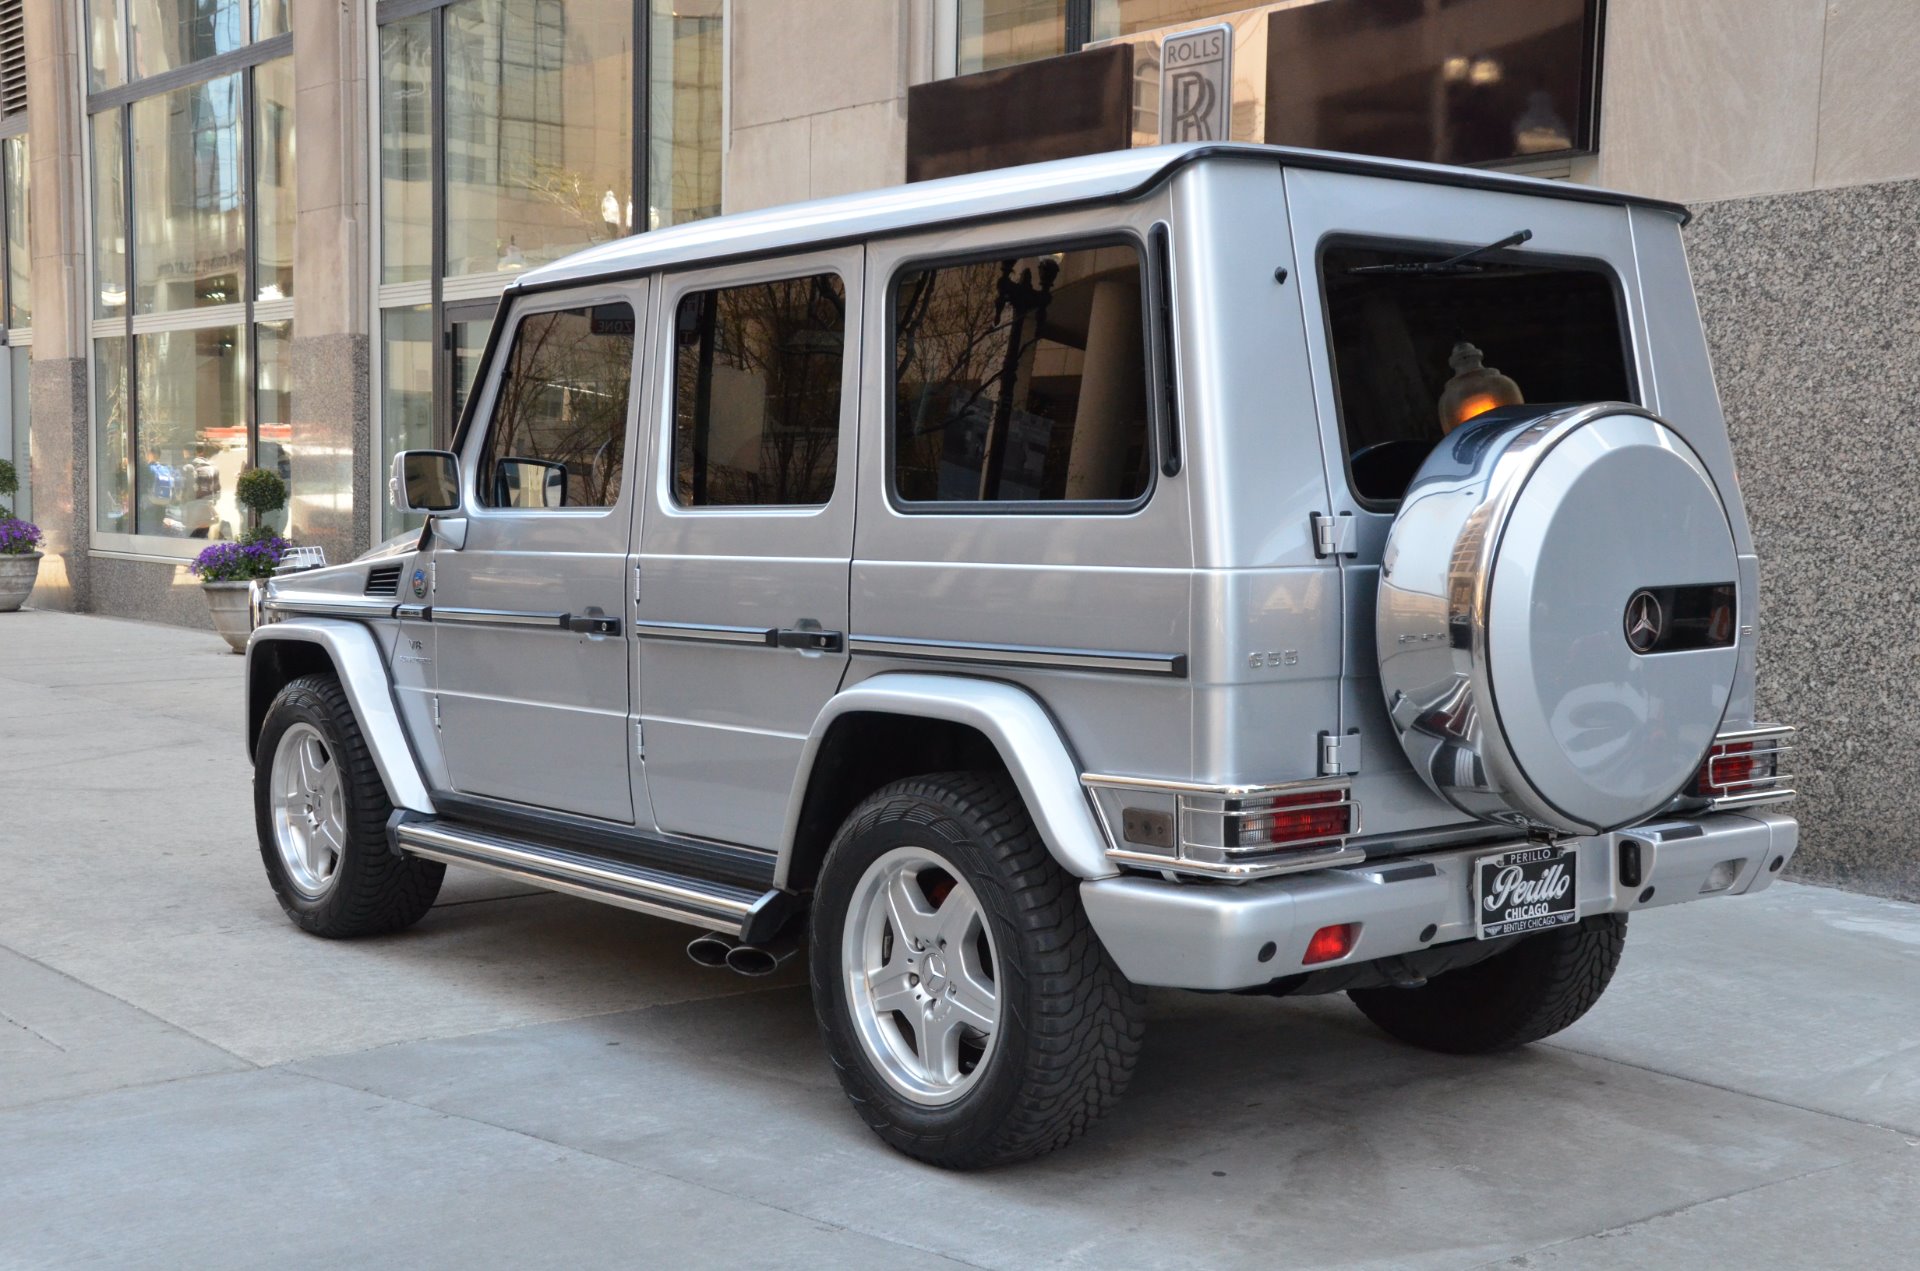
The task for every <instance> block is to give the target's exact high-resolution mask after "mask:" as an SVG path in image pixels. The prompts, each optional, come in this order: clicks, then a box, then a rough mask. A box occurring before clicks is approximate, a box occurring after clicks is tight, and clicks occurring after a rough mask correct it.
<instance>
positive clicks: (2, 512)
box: [0, 459, 20, 516]
mask: <svg viewBox="0 0 1920 1271" xmlns="http://www.w3.org/2000/svg"><path fill="white" fill-rule="evenodd" d="M18 493H20V470H19V469H18V468H16V467H14V466H13V460H11V459H0V495H5V496H6V499H7V501H6V502H5V503H0V516H12V515H13V496H14V495H16V494H18Z"/></svg>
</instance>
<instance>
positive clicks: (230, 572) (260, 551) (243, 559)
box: [187, 532, 292, 583]
mask: <svg viewBox="0 0 1920 1271" xmlns="http://www.w3.org/2000/svg"><path fill="white" fill-rule="evenodd" d="M291 546H292V544H291V543H289V542H287V540H286V539H284V538H281V537H280V536H279V535H278V534H274V533H271V532H269V533H266V534H262V535H260V536H259V537H257V538H254V539H251V540H249V541H247V542H241V543H215V544H213V545H212V546H211V547H208V548H206V549H204V550H203V551H202V552H201V553H200V554H199V555H198V556H196V557H194V558H193V563H192V564H191V565H188V566H187V568H188V569H190V570H192V571H193V573H194V574H195V575H196V576H197V577H198V578H199V579H200V580H201V581H202V582H209V583H234V582H246V581H248V580H249V579H254V578H269V577H271V576H272V575H273V567H274V566H275V565H278V564H279V563H280V559H281V557H283V556H285V555H286V554H287V549H288V548H289V547H291Z"/></svg>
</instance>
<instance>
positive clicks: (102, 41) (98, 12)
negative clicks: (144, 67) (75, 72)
mask: <svg viewBox="0 0 1920 1271" xmlns="http://www.w3.org/2000/svg"><path fill="white" fill-rule="evenodd" d="M121 16H122V9H121V7H120V0H87V62H88V66H89V74H88V80H87V82H88V83H89V85H91V87H92V91H94V92H96V93H97V92H99V91H100V90H101V89H103V88H114V87H117V86H118V85H120V84H121V83H123V82H124V81H125V80H126V78H127V50H126V28H125V26H124V24H123V23H122V22H121V20H120V19H121Z"/></svg>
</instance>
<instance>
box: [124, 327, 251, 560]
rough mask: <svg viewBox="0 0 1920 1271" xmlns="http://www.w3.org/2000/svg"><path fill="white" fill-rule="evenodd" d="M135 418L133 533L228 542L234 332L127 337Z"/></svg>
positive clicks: (237, 346) (235, 431)
mask: <svg viewBox="0 0 1920 1271" xmlns="http://www.w3.org/2000/svg"><path fill="white" fill-rule="evenodd" d="M134 361H135V365H136V368H137V370H136V372H135V375H134V385H135V388H134V391H135V395H136V406H137V409H138V412H139V417H140V435H139V438H138V440H139V454H138V456H137V458H136V460H135V468H134V490H135V495H136V499H135V510H134V522H135V527H136V528H135V532H136V533H139V534H158V535H162V536H165V537H168V538H235V537H237V536H238V534H239V532H240V530H242V529H243V528H244V527H245V525H244V521H243V520H242V518H241V516H240V513H239V509H238V507H237V506H236V505H235V504H234V502H233V489H234V484H235V482H237V481H238V480H239V478H240V473H241V472H242V471H243V470H244V469H245V468H246V462H247V412H246V398H245V393H246V383H247V375H246V371H247V357H246V349H245V347H244V346H243V344H242V343H241V329H240V328H239V327H225V326H222V327H204V328H202V329H200V330H197V331H161V332H158V333H155V334H152V335H139V336H135V337H134Z"/></svg>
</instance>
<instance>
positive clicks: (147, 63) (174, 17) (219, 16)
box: [128, 0, 246, 79]
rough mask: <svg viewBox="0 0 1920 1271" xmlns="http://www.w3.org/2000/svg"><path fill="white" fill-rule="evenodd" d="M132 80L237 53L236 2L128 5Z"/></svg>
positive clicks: (162, 0)
mask: <svg viewBox="0 0 1920 1271" xmlns="http://www.w3.org/2000/svg"><path fill="white" fill-rule="evenodd" d="M128 15H129V17H130V18H131V23H130V25H131V26H132V28H133V74H134V78H136V79H139V78H144V77H145V76H148V75H158V74H159V73H160V72H162V71H170V70H172V69H173V68H174V67H176V66H185V65H187V64H188V63H190V62H198V61H200V60H201V59H202V58H208V57H213V56H214V55H216V54H219V53H226V52H229V51H231V50H233V49H237V48H239V47H240V45H241V44H242V43H243V42H244V37H245V34H246V33H245V31H244V30H243V29H242V18H243V16H244V15H243V13H242V11H241V7H240V0H129V4H128Z"/></svg>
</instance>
